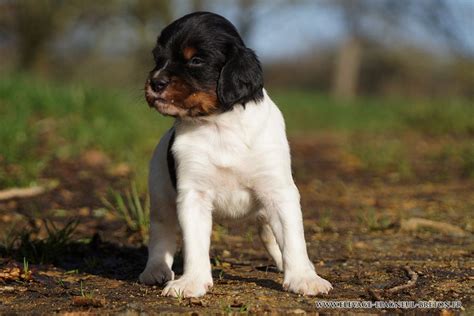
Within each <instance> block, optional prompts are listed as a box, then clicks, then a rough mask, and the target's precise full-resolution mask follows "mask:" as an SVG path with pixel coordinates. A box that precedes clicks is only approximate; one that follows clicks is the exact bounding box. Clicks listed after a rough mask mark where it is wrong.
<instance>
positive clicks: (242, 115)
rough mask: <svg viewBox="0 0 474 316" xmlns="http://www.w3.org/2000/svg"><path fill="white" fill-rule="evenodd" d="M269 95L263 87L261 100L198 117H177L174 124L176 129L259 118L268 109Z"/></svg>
mask: <svg viewBox="0 0 474 316" xmlns="http://www.w3.org/2000/svg"><path fill="white" fill-rule="evenodd" d="M268 102H269V97H268V95H267V92H266V91H265V89H263V99H261V100H259V101H250V102H247V103H246V104H245V106H244V105H242V104H235V105H234V106H233V108H232V110H230V111H227V112H223V113H216V114H212V115H206V116H197V117H177V118H176V119H175V123H174V126H175V128H176V129H181V128H190V127H199V126H204V125H208V124H218V125H220V124H224V125H228V124H233V125H235V124H239V122H241V121H243V120H244V121H249V120H259V117H260V116H261V113H262V112H266V111H268Z"/></svg>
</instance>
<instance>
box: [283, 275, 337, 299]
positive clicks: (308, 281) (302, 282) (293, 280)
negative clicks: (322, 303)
mask: <svg viewBox="0 0 474 316" xmlns="http://www.w3.org/2000/svg"><path fill="white" fill-rule="evenodd" d="M283 288H284V289H285V290H287V291H289V292H293V293H296V294H303V295H317V294H327V293H328V292H329V291H330V290H331V289H332V285H331V283H329V282H328V281H326V280H325V279H323V278H322V277H320V276H319V275H317V274H316V272H315V271H314V270H306V271H304V272H298V273H288V274H286V275H285V281H284V282H283Z"/></svg>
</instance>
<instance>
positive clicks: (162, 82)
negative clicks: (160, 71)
mask: <svg viewBox="0 0 474 316" xmlns="http://www.w3.org/2000/svg"><path fill="white" fill-rule="evenodd" d="M169 83H170V80H169V79H168V78H166V77H161V78H152V79H151V80H150V85H151V88H152V89H153V91H155V92H161V91H163V89H164V88H166V86H167V85H168V84H169Z"/></svg>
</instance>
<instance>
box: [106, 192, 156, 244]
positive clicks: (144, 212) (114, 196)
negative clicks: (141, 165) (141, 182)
mask: <svg viewBox="0 0 474 316" xmlns="http://www.w3.org/2000/svg"><path fill="white" fill-rule="evenodd" d="M110 195H111V200H110V199H106V198H102V203H104V205H105V206H106V207H107V208H108V209H109V210H110V211H111V212H112V213H114V214H115V215H117V216H118V217H119V218H121V219H123V220H124V221H125V223H126V224H127V227H128V229H129V230H131V231H133V232H138V233H139V234H140V237H141V239H142V241H143V242H146V241H147V240H148V227H149V225H150V200H149V198H148V195H147V198H146V199H145V201H144V202H142V201H141V200H140V196H139V194H138V190H137V186H136V184H135V183H132V184H131V185H130V189H128V190H127V191H125V193H124V194H121V193H120V192H117V191H112V192H111V194H110Z"/></svg>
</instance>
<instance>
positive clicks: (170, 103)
mask: <svg viewBox="0 0 474 316" xmlns="http://www.w3.org/2000/svg"><path fill="white" fill-rule="evenodd" d="M145 99H146V101H147V103H148V106H149V107H151V108H155V109H156V110H157V111H158V112H160V113H161V114H163V115H166V116H174V117H176V116H182V115H183V114H184V112H185V111H184V110H183V109H182V108H180V107H179V106H177V105H175V100H168V99H166V98H164V97H163V96H162V94H160V93H157V92H155V91H153V89H152V88H151V85H150V82H149V80H147V82H146V83H145Z"/></svg>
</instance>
